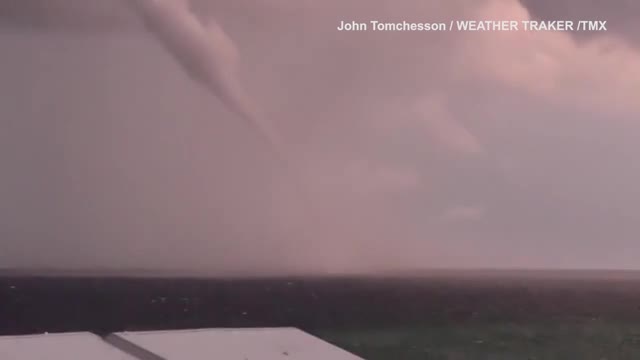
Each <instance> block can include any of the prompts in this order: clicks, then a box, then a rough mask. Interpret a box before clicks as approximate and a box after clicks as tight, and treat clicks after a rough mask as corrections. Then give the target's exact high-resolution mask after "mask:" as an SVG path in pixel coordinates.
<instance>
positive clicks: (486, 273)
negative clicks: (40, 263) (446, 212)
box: [0, 268, 640, 281]
mask: <svg viewBox="0 0 640 360" xmlns="http://www.w3.org/2000/svg"><path fill="white" fill-rule="evenodd" d="M0 277H3V278H7V277H23V278H24V277H29V278H32V277H35V278H132V279H146V278H149V279H162V278H169V279H180V278H187V279H221V280H222V279H232V280H233V279H238V280H240V279H248V280H250V279H256V280H261V279H265V280H266V279H341V278H345V279H359V278H362V279H390V280H391V279H421V278H424V279H438V278H442V279H460V280H465V279H469V280H471V279H539V280H544V279H549V280H551V279H558V280H561V279H567V280H638V281H640V270H625V269H487V268H478V269H471V268H470V269H445V268H434V269H424V270H423V269H421V270H398V271H386V272H380V273H364V272H362V273H357V272H352V273H343V274H338V273H335V274H331V273H329V274H321V273H300V272H298V273H284V272H278V273H276V272H273V273H262V274H259V275H256V272H255V271H247V272H245V273H238V272H236V273H213V272H207V271H197V270H196V271H194V270H177V269H175V270H174V269H172V270H157V269H133V268H131V269H52V268H32V269H16V268H5V269H3V268H0Z"/></svg>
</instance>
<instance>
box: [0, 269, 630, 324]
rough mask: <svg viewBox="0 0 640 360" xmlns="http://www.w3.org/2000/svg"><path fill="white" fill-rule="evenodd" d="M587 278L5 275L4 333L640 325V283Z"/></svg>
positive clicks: (1, 296)
mask: <svg viewBox="0 0 640 360" xmlns="http://www.w3.org/2000/svg"><path fill="white" fill-rule="evenodd" d="M578 275H580V274H578ZM583 275H584V274H582V275H580V276H576V274H570V273H567V274H564V275H562V276H557V274H555V275H554V274H551V273H548V274H537V273H534V274H528V273H510V274H509V275H505V274H499V273H498V274H494V273H473V272H471V273H464V274H462V273H450V274H436V275H432V276H414V277H411V278H409V277H393V278H391V277H388V278H366V277H360V278H279V279H233V280H232V279H226V280H225V279H186V278H166V279H162V278H154V279H152V278H147V279H145V278H138V279H127V278H117V277H110V278H104V277H83V278H74V277H46V278H45V277H33V276H24V275H23V276H17V275H4V276H3V277H0V319H1V321H0V335H5V334H31V333H43V332H67V331H94V332H98V333H102V332H109V331H122V330H148V329H180V328H204V327H253V326H295V327H299V328H301V329H303V330H307V331H309V332H312V333H314V332H322V331H325V330H327V329H330V330H332V331H333V330H338V331H342V330H351V329H380V328H396V327H404V328H407V327H413V326H415V327H420V326H424V325H425V324H428V325H429V326H451V325H464V324H472V323H473V324H478V323H483V324H491V323H505V322H509V323H522V322H532V321H533V322H541V321H543V322H546V321H555V322H562V321H568V319H575V318H585V319H586V318H589V319H608V320H611V321H626V322H629V321H631V322H636V321H637V322H640V279H638V278H636V277H634V276H623V275H620V274H613V273H612V274H600V276H591V275H589V276H583ZM587 275H588V274H587Z"/></svg>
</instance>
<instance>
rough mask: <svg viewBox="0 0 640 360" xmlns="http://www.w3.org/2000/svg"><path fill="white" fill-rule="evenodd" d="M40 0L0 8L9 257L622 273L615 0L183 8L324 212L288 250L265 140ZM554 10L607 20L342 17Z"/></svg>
mask: <svg viewBox="0 0 640 360" xmlns="http://www.w3.org/2000/svg"><path fill="white" fill-rule="evenodd" d="M44 3H45V2H38V1H35V0H27V1H24V0H23V1H20V2H18V1H13V2H11V1H9V2H3V5H0V6H2V7H4V10H7V9H10V10H11V11H0V14H3V15H2V18H3V23H4V24H5V25H6V26H5V28H4V30H2V32H1V33H0V46H2V49H3V57H4V59H3V63H2V65H1V66H0V74H1V77H2V79H3V82H2V85H0V86H2V87H3V94H7V96H3V97H2V98H0V113H1V114H2V116H1V117H0V119H1V120H0V124H2V131H1V132H0V146H1V147H2V151H1V152H0V167H1V168H2V174H3V176H2V183H0V195H2V197H3V199H6V201H3V202H2V204H0V214H1V215H2V217H1V219H2V220H0V229H1V231H2V233H3V238H2V240H1V241H2V247H3V251H2V252H1V253H0V262H1V263H2V264H3V265H5V266H7V267H31V268H33V267H44V266H50V267H66V268H69V267H79V268H86V267H100V268H110V267H125V268H139V267H142V268H152V269H162V270H171V269H185V268H186V269H191V270H200V271H207V272H210V273H215V274H222V273H225V274H227V273H266V272H293V271H295V272H320V271H322V272H326V271H332V272H349V271H364V272H377V271H384V270H390V269H417V268H430V267H520V268H522V267H529V268H530V267H546V268H548V267H555V268H557V267H572V268H575V267H589V268H603V267H606V268H629V267H635V266H636V261H635V259H636V258H637V257H638V255H639V254H640V247H639V246H638V245H637V242H636V241H635V238H636V237H637V235H638V233H639V232H640V228H639V227H638V225H637V224H639V223H640V222H639V221H638V220H640V219H638V217H639V215H638V212H637V210H636V207H637V204H638V202H639V201H640V196H639V195H637V191H635V184H637V183H638V182H639V181H640V172H638V170H637V169H636V168H637V167H634V166H633V164H634V159H635V154H636V153H637V151H638V145H637V144H638V143H637V134H638V132H639V131H640V128H639V126H640V124H638V122H637V119H638V118H639V116H638V115H639V114H640V108H639V105H638V102H637V101H636V97H637V94H638V93H640V73H639V71H640V70H639V69H640V51H639V50H638V48H637V40H636V38H635V37H634V35H633V34H634V32H633V31H632V30H630V29H632V28H633V26H635V25H634V24H635V23H637V20H638V14H637V12H634V11H635V10H634V9H635V8H634V7H635V5H633V3H625V2H623V1H618V2H615V1H614V2H607V3H606V5H605V4H604V3H603V4H600V5H598V6H599V7H596V5H595V3H594V5H593V7H589V6H583V7H581V8H580V9H578V7H575V6H573V5H571V4H572V2H571V1H570V0H566V1H565V2H562V1H560V2H554V3H553V4H552V3H551V2H544V1H540V2H529V1H523V2H518V1H515V0H483V1H470V0H454V1H448V2H446V5H443V4H444V3H443V2H441V1H418V0H402V1H397V2H394V4H393V6H392V5H390V3H389V2H388V1H378V0H375V1H364V0H363V1H359V0H358V1H349V2H344V1H338V0H335V1H334V0H331V1H322V2H319V1H318V2H310V1H293V0H272V1H265V2H257V1H251V0H239V1H234V2H215V1H202V2H198V1H194V2H193V6H194V8H195V9H196V13H197V14H198V16H199V17H200V18H201V19H203V21H206V19H207V17H208V16H212V17H215V18H216V19H219V21H220V24H221V26H222V27H223V28H224V29H225V31H226V32H227V33H228V34H229V36H230V37H231V38H233V39H234V41H235V43H236V45H237V47H238V51H239V53H240V54H241V56H240V58H239V60H238V69H237V73H238V76H239V78H240V80H241V81H242V82H243V84H245V85H246V88H247V89H250V92H251V95H252V96H253V98H255V100H256V102H257V103H259V105H260V107H261V108H262V110H263V112H264V114H265V116H266V117H267V118H268V119H272V120H273V121H274V122H275V123H276V126H277V128H278V129H281V131H282V136H283V138H286V139H289V141H288V146H289V148H290V149H291V151H292V152H294V153H296V155H297V156H298V157H299V158H300V159H303V161H302V164H303V166H304V167H305V169H304V173H305V176H307V177H308V178H309V179H310V180H313V181H312V183H313V185H314V188H313V191H314V194H315V197H314V199H315V203H316V204H315V206H317V207H318V208H319V209H320V210H321V211H322V212H323V213H325V214H330V215H331V216H329V215H327V219H325V220H324V222H323V223H322V226H318V229H316V230H317V232H315V234H316V236H313V237H310V238H309V239H305V240H304V241H299V239H297V238H296V237H295V235H293V234H295V233H296V231H297V230H296V229H291V231H290V232H288V230H287V229H283V228H282V226H274V224H279V225H282V224H285V225H286V224H287V223H288V219H290V218H292V217H294V216H296V215H298V214H295V210H292V209H296V206H290V204H289V203H296V201H297V199H296V198H295V196H291V192H289V191H288V190H287V188H286V185H285V182H282V181H281V179H279V176H278V174H277V172H274V170H273V168H272V167H271V166H270V165H269V162H268V160H266V158H267V157H266V156H264V154H263V150H260V149H261V148H260V146H259V145H258V144H256V143H255V142H254V141H252V140H251V139H250V137H248V136H247V135H246V131H245V129H244V128H243V127H242V126H240V125H239V124H237V122H234V120H233V118H232V116H231V115H230V114H229V113H227V112H226V111H225V109H224V108H223V107H222V106H221V105H220V104H218V103H216V102H214V101H211V98H210V97H209V96H206V95H205V94H203V93H202V92H200V91H198V89H197V87H195V86H193V83H192V82H191V81H187V80H188V79H187V78H185V77H184V76H183V74H181V73H180V71H179V69H177V68H176V67H175V64H174V63H173V62H172V61H173V60H172V59H171V58H170V57H169V56H167V54H166V53H165V52H164V51H163V49H162V48H161V47H160V46H158V44H156V43H154V42H152V41H149V38H148V37H147V36H146V35H145V34H144V31H142V29H141V27H140V24H138V23H136V20H135V17H133V16H131V14H129V13H127V12H126V11H125V10H123V8H122V7H118V6H116V2H113V3H110V4H112V5H114V7H112V8H110V9H100V8H99V6H101V5H99V4H105V3H107V2H102V1H100V2H98V1H96V2H92V1H83V2H78V3H77V4H76V3H74V4H72V2H71V0H68V2H57V3H56V4H66V5H64V6H65V8H64V9H63V8H62V6H63V5H60V6H61V8H60V9H45V10H43V8H42V4H44ZM37 4H40V7H38V6H37ZM598 4H599V3H598ZM564 13H566V15H560V14H564ZM62 14H64V15H62ZM565 16H566V17H571V18H573V17H580V18H582V17H584V18H588V19H595V18H598V19H599V20H607V21H608V27H609V28H610V29H611V30H610V31H607V32H606V33H600V34H588V35H584V34H583V35H580V36H578V35H576V34H573V33H566V32H540V33H531V32H504V33H497V32H476V33H464V32H427V33H417V32H414V33H409V32H402V33H401V32H395V33H393V32H384V33H378V32H351V33H344V32H338V31H336V26H337V25H338V24H339V22H340V21H341V20H345V21H350V20H355V21H368V20H371V19H384V20H386V21H396V20H398V21H401V20H406V21H429V22H436V21H446V22H448V21H450V20H458V19H483V20H525V19H534V18H545V19H546V18H552V17H559V18H562V17H565ZM70 19H71V20H70ZM88 19H94V20H92V21H91V22H89V20H88ZM114 24H119V25H117V26H114ZM81 28H85V29H93V30H94V31H88V32H83V34H79V32H78V30H76V29H81ZM101 29H102V30H101ZM95 30H98V31H95ZM106 30H108V31H106ZM287 194H289V195H287ZM276 199H277V200H276ZM294 230H296V231H294ZM297 240H298V241H297Z"/></svg>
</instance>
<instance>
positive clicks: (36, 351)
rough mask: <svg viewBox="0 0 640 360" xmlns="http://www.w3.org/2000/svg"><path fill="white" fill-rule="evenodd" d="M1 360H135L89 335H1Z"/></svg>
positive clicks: (96, 337)
mask: <svg viewBox="0 0 640 360" xmlns="http://www.w3.org/2000/svg"><path fill="white" fill-rule="evenodd" d="M0 359H2V360H58V359H60V360H76V359H77V360H85V359H86V360H134V358H133V357H131V356H129V355H127V354H126V353H124V352H122V351H120V350H118V349H116V348H114V347H112V346H110V345H109V344H107V343H106V342H104V341H102V339H100V338H99V337H98V336H96V335H93V334H90V333H67V334H55V335H54V334H43V335H28V336H0Z"/></svg>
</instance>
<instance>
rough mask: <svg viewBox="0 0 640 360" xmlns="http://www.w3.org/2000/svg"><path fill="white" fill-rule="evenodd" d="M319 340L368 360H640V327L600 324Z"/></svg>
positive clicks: (373, 333)
mask: <svg viewBox="0 0 640 360" xmlns="http://www.w3.org/2000/svg"><path fill="white" fill-rule="evenodd" d="M316 335H318V336H320V337H322V338H323V339H325V340H327V341H329V342H331V343H333V344H335V345H337V346H339V347H342V348H343V349H345V350H348V351H350V352H352V353H354V354H357V355H360V356H362V357H363V358H365V359H367V360H392V359H393V360H413V359H416V360H417V359H420V360H431V359H434V360H468V359H473V360H475V359H478V360H485V359H486V360H503V359H504V360H507V359H509V360H511V359H514V360H516V359H525V360H529V359H531V360H533V359H536V360H540V359H544V360H556V359H557V360H567V359H576V360H578V359H579V360H604V359H607V360H614V359H620V360H626V359H629V360H637V359H640V324H638V323H635V324H631V323H629V324H625V323H612V322H606V321H602V320H598V319H580V320H577V319H576V320H567V321H561V322H555V323H531V324H507V323H504V324H500V323H499V324H482V323H476V324H473V323H472V324H467V325H465V326H449V327H447V326H445V327H442V326H438V327H422V328H396V329H376V330H371V329H370V330H349V331H339V332H332V331H324V332H319V333H316Z"/></svg>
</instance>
